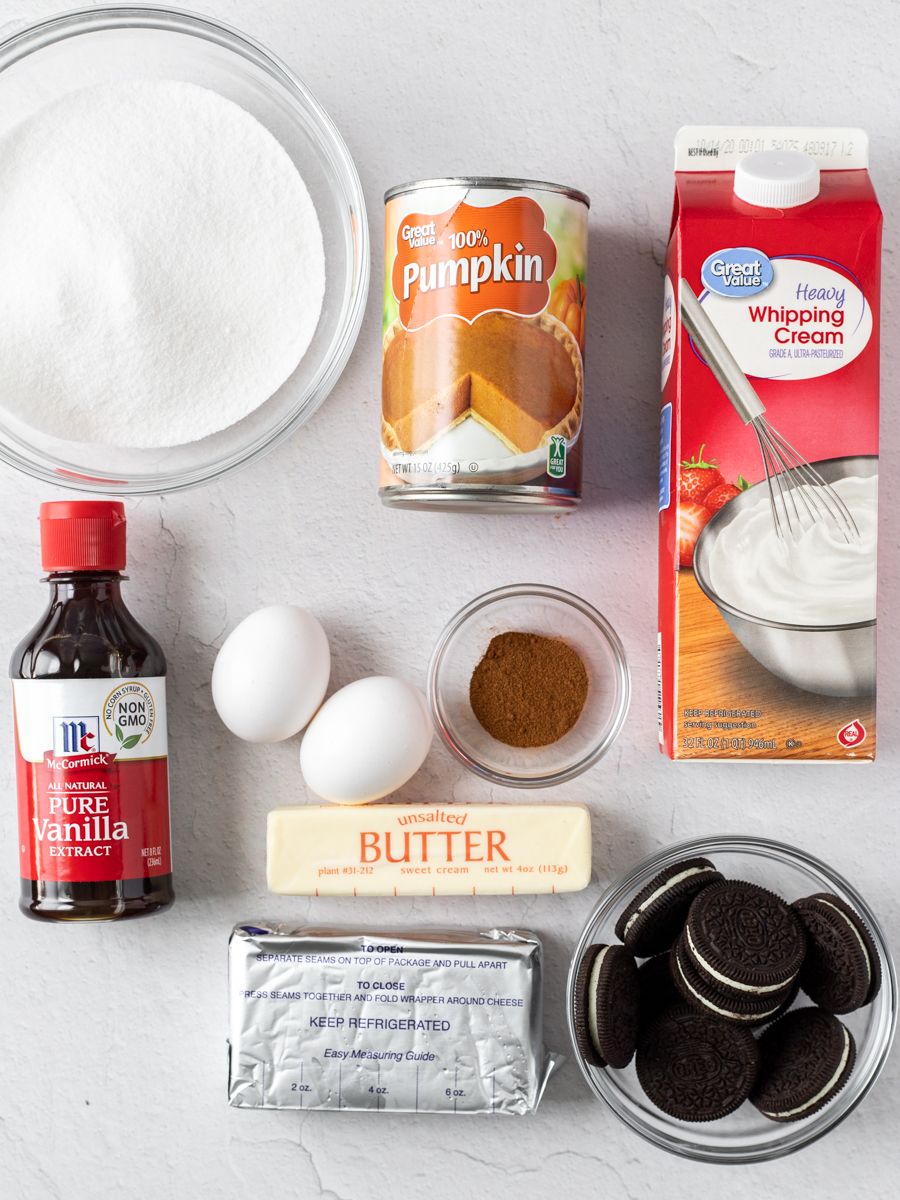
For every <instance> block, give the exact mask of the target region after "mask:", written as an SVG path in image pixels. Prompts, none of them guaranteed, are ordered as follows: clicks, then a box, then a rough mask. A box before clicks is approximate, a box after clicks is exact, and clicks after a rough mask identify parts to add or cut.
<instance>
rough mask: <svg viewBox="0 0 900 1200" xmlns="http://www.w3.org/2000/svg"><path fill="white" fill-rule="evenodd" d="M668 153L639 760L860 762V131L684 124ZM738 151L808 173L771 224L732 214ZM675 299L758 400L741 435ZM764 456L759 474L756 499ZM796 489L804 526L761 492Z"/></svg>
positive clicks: (867, 310)
mask: <svg viewBox="0 0 900 1200" xmlns="http://www.w3.org/2000/svg"><path fill="white" fill-rule="evenodd" d="M675 150H676V173H675V210H674V217H673V224H672V232H671V238H670V242H669V250H668V256H667V260H666V276H665V283H664V295H663V324H662V340H661V351H662V409H661V418H660V477H659V512H660V543H659V570H660V575H659V580H660V584H659V621H660V624H659V663H658V667H659V698H660V741H661V745H662V748H663V749H664V751H665V752H666V753H667V754H669V755H670V756H671V757H673V758H698V759H717V758H726V759H728V758H731V759H792V760H809V759H832V760H833V759H841V760H852V761H860V760H866V759H871V758H873V757H874V753H875V615H876V614H875V595H876V577H875V558H876V531H877V494H878V409H879V344H878V342H879V327H878V319H879V290H880V258H881V211H880V209H879V206H878V202H877V200H876V197H875V193H874V191H873V188H872V184H871V181H870V179H869V174H868V170H867V167H868V143H867V139H866V135H865V134H864V133H863V132H862V131H860V130H857V129H806V128H758V129H745V128H732V127H725V126H720V127H696V128H687V129H683V130H681V131H680V133H679V134H678V136H677V139H676V146H675ZM760 151H774V152H778V153H780V154H783V152H784V151H800V152H801V153H803V154H805V155H808V156H810V157H812V158H813V159H815V162H816V164H817V165H818V168H819V173H820V174H819V190H818V194H817V195H814V196H813V198H812V199H807V200H806V202H804V203H800V204H797V205H796V206H794V207H785V208H779V207H766V206H765V205H764V204H762V203H760V204H751V203H748V202H747V201H746V200H744V199H741V198H740V197H738V196H737V195H736V194H735V187H734V181H735V167H736V165H737V164H738V162H739V161H740V160H741V159H743V158H744V157H745V156H747V155H748V154H753V153H756V152H760ZM812 190H813V191H814V187H813V189H812ZM686 287H689V288H690V290H691V291H692V292H693V293H694V295H695V296H696V297H697V299H698V300H699V303H700V305H701V306H702V311H703V312H704V313H705V314H706V315H708V317H709V318H710V320H711V321H712V324H713V325H714V327H715V330H716V332H717V333H718V334H719V335H720V337H721V339H722V340H723V341H724V343H725V345H726V347H727V349H728V351H730V354H731V356H732V357H733V359H734V360H736V363H737V366H738V368H739V372H740V373H741V374H743V376H745V377H746V379H747V380H749V382H750V384H751V385H752V387H753V389H754V391H755V392H756V394H757V396H758V397H759V400H760V402H761V404H762V406H763V408H764V410H765V412H764V414H763V416H764V419H765V421H766V422H767V425H766V426H765V427H764V428H763V432H762V435H760V433H759V429H758V427H757V423H755V422H754V423H749V422H745V420H744V419H742V418H741V417H740V416H739V415H738V413H736V411H735V409H734V407H733V406H732V403H731V402H730V401H729V399H728V397H727V395H726V394H725V392H724V391H723V388H722V386H721V385H720V384H719V383H718V382H717V379H716V377H715V375H714V374H713V371H712V370H711V369H710V367H709V365H708V363H707V362H706V361H705V359H704V357H703V354H702V353H701V351H700V349H699V348H698V346H697V345H696V344H695V342H694V341H693V340H692V338H691V336H690V333H689V331H688V329H687V328H686V327H685V324H684V323H683V322H682V319H681V307H682V298H683V296H684V295H686V291H685V289H686ZM773 431H774V432H773ZM767 439H769V440H768V441H767ZM778 457H781V458H782V460H783V462H782V463H781V465H780V466H779V465H778V464H777V462H776V459H777V458H778ZM766 458H768V461H769V467H770V470H772V471H775V470H777V471H778V474H777V475H773V485H772V486H773V491H772V493H770V492H769V488H768V485H767V482H766V470H765V462H766ZM803 462H808V463H811V464H812V467H813V470H814V472H815V475H811V474H809V473H806V474H805V475H804V474H803V472H805V471H806V468H805V467H804V466H803V465H802V463H803ZM791 464H795V465H794V466H791ZM785 468H786V470H785ZM779 480H780V484H779ZM801 481H805V482H804V486H811V487H814V488H816V489H817V491H816V496H818V497H821V498H822V504H823V505H824V511H823V508H822V506H821V505H820V504H819V503H818V501H817V503H816V504H815V506H813V507H812V510H811V508H810V507H809V506H807V504H806V500H805V498H804V495H803V490H802V488H801V489H800V490H799V491H794V492H783V491H782V488H784V487H787V488H790V486H791V485H792V484H795V483H797V482H801ZM824 483H827V484H828V485H830V488H831V489H832V491H829V492H823V490H822V485H823V484H824ZM835 496H837V497H838V499H837V500H835V499H834V497H835ZM791 497H793V499H792V498H791ZM773 502H774V508H773ZM773 512H777V513H778V514H780V520H781V523H782V526H783V528H781V530H780V531H779V529H777V528H776V526H775V520H774V517H773ZM845 513H849V515H850V518H851V519H852V523H849V524H848V522H847V518H846V516H845V515H844V514H845ZM788 523H790V529H788V528H787V525H788Z"/></svg>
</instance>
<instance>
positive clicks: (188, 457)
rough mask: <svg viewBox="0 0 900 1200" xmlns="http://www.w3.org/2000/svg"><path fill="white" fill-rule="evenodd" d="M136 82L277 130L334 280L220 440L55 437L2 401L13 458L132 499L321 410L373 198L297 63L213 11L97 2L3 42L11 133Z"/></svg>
mask: <svg viewBox="0 0 900 1200" xmlns="http://www.w3.org/2000/svg"><path fill="white" fill-rule="evenodd" d="M136 79H177V80H183V81H186V82H189V83H196V84H200V85H202V86H203V87H207V88H210V89H212V90H213V91H216V92H219V93H220V94H221V95H223V96H225V97H227V98H228V99H229V100H233V101H234V102H235V103H236V104H239V105H240V106H241V107H242V108H244V109H246V110H247V112H250V113H252V114H253V116H255V117H256V118H257V119H258V120H259V121H261V122H262V124H263V125H265V126H266V127H267V128H268V129H269V130H270V131H271V132H272V133H273V134H274V135H275V137H277V138H278V140H279V141H280V143H281V145H282V146H283V147H284V148H285V150H286V151H287V152H288V154H290V156H291V158H292V159H293V161H294V162H295V163H296V165H297V169H298V170H299V172H300V174H301V175H302V176H303V179H304V181H305V183H306V185H307V187H308V189H309V192H310V195H311V196H312V199H313V202H314V204H315V206H316V211H317V213H318V216H319V222H320V224H321V227H322V235H323V238H324V242H325V261H326V273H327V278H326V287H325V301H324V306H323V309H322V315H321V317H320V319H319V325H318V328H317V330H316V333H315V336H314V338H313V341H312V343H311V345H310V347H309V349H308V350H307V352H306V355H305V356H304V358H303V359H302V361H301V362H300V364H299V366H298V367H297V369H296V371H295V372H294V374H293V375H292V376H291V377H290V379H288V380H287V382H286V383H285V384H284V385H283V387H281V388H280V389H279V390H278V392H276V393H275V395H274V396H272V397H270V398H269V399H268V400H267V401H266V402H265V403H264V404H263V405H261V406H260V407H259V408H258V409H257V410H256V411H255V412H253V413H251V414H250V415H249V416H247V417H246V418H244V420H242V421H240V422H238V423H237V424H236V425H233V426H231V428H229V429H225V430H222V431H221V432H220V433H217V434H214V435H212V436H211V437H207V438H204V439H203V440H201V441H198V442H193V443H190V444H186V445H183V446H176V447H173V448H167V449H165V450H127V449H117V448H114V447H108V446H87V445H82V444H78V443H74V442H71V441H64V440H61V439H58V438H54V437H50V436H47V435H46V434H43V433H41V432H39V431H36V430H33V429H31V428H29V427H28V426H26V425H23V424H21V423H20V422H18V421H16V420H14V419H12V418H10V417H9V416H8V415H7V414H5V413H4V412H3V410H2V409H0V459H2V460H4V461H6V462H7V463H9V464H11V465H12V466H14V467H17V468H19V469H20V470H22V471H26V472H27V473H28V474H29V475H34V476H36V477H37V478H39V479H44V480H46V481H47V482H48V483H55V484H61V485H64V486H67V487H73V488H78V489H79V490H82V491H90V492H104V493H107V494H110V493H112V494H130V495H142V494H148V493H154V492H171V491H176V490H178V489H181V488H187V487H193V486H195V485H196V484H200V483H204V482H205V481H207V480H209V479H214V478H216V477H217V476H219V475H222V474H224V473H225V472H226V471H230V470H232V469H234V468H235V467H238V466H241V465H243V464H246V463H248V462H250V461H251V460H253V459H254V458H257V457H259V455H261V454H264V453H265V452H266V451H267V450H270V449H272V447H273V446H276V445H277V444H278V443H279V442H280V441H281V440H282V439H283V438H285V437H287V436H288V434H290V433H292V432H293V431H294V430H295V429H296V428H297V427H298V426H300V425H302V424H303V423H304V422H305V421H307V420H309V418H310V417H311V416H312V414H313V413H314V412H315V411H316V409H317V408H318V407H319V405H320V404H321V403H322V401H323V400H324V399H325V397H326V396H327V395H328V393H329V392H330V391H331V389H332V388H333V387H334V384H335V383H336V381H337V379H338V376H339V375H340V373H341V371H342V370H343V368H344V366H345V364H346V362H347V359H348V357H349V355H350V352H351V350H352V349H353V345H354V343H355V341H356V337H357V334H358V332H359V327H360V323H361V321H362V317H363V311H364V307H365V301H366V293H367V291H368V284H369V234H368V226H367V223H366V211H365V203H364V201H363V195H362V188H361V185H360V182H359V177H358V175H357V173H356V168H355V167H354V165H353V161H352V159H351V158H350V154H349V152H348V150H347V147H346V146H345V145H344V142H343V140H342V139H341V136H340V134H339V133H338V132H337V130H336V129H335V127H334V125H333V124H332V123H331V120H330V118H329V117H328V116H327V114H326V113H325V112H324V111H323V109H322V108H321V107H320V106H319V104H318V102H317V101H316V100H315V99H314V98H313V97H312V96H311V95H310V93H309V92H308V91H307V89H306V88H305V87H304V85H303V84H302V83H301V82H300V80H299V79H298V78H297V77H296V76H295V75H293V74H292V73H291V71H290V70H288V68H287V67H285V66H284V65H283V64H282V63H281V62H279V61H278V60H277V59H276V58H274V57H273V56H272V55H271V54H270V53H269V52H268V51H267V50H265V49H263V47H261V46H258V45H256V44H255V43H254V42H252V41H251V40H250V39H249V38H247V37H245V36H244V35H242V34H240V33H237V32H236V31H235V30H232V29H229V28H227V27H226V26H224V25H220V24H219V23H218V22H216V21H212V20H210V19H209V18H207V17H201V16H195V15H193V14H190V13H183V12H179V11H177V10H172V9H166V8H143V7H109V8H92V9H87V10H84V11H81V12H71V13H65V14H63V15H62V16H58V17H52V18H50V19H49V20H46V21H42V22H40V23H39V24H37V25H33V26H31V27H30V28H28V29H26V30H24V31H23V32H21V33H17V34H15V35H14V36H12V37H10V38H9V39H8V40H7V41H5V42H4V43H3V44H2V45H0V136H2V135H3V134H5V133H6V132H7V131H8V130H9V129H10V128H11V127H12V126H14V125H17V124H18V123H19V122H20V121H22V120H23V119H25V118H26V117H27V116H29V115H30V114H31V113H32V112H34V111H36V110H37V109H39V108H42V107H43V106H44V105H46V104H49V103H52V102H53V101H54V100H56V99H58V98H59V97H60V96H62V95H65V94H66V93H68V92H71V91H73V90H75V89H77V88H82V87H87V86H90V85H92V84H98V83H110V82H115V81H123V80H128V81H133V80H136ZM185 400H186V402H189V397H186V398H185Z"/></svg>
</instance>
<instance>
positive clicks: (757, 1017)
mask: <svg viewBox="0 0 900 1200" xmlns="http://www.w3.org/2000/svg"><path fill="white" fill-rule="evenodd" d="M675 965H676V967H677V968H678V974H679V975H680V976H681V979H682V982H683V983H684V986H685V987H686V988H687V990H688V991H689V992H690V993H691V995H692V996H693V997H694V999H695V1000H696V1001H697V1002H698V1004H702V1005H703V1007H704V1008H708V1009H709V1010H710V1011H711V1012H714V1013H718V1015H719V1016H720V1017H728V1018H730V1019H731V1020H732V1021H764V1020H765V1019H766V1018H767V1017H771V1016H773V1015H774V1014H775V1013H777V1012H778V1010H779V1008H781V1005H780V1004H776V1005H775V1007H774V1008H770V1009H768V1010H767V1011H766V1012H763V1013H752V1014H751V1015H750V1016H748V1015H747V1014H746V1013H736V1012H731V1011H730V1010H729V1009H727V1008H719V1007H718V1005H715V1004H713V1002H712V1001H711V1000H707V998H706V997H705V996H701V995H700V993H699V992H698V991H697V989H696V988H695V987H692V985H691V981H690V980H689V979H688V977H687V976H686V975H685V973H684V970H683V968H682V966H681V963H680V962H679V961H678V955H677V954H676V955H675Z"/></svg>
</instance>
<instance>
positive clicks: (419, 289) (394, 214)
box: [381, 180, 588, 507]
mask: <svg viewBox="0 0 900 1200" xmlns="http://www.w3.org/2000/svg"><path fill="white" fill-rule="evenodd" d="M587 211H588V209H587V198H586V197H584V196H582V195H581V194H580V193H576V192H571V191H569V190H567V189H563V188H555V187H553V186H552V185H541V184H525V183H522V182H521V181H513V180H510V181H503V180H489V181H487V180H486V181H478V180H462V181H460V180H453V181H436V182H433V183H427V184H419V185H417V184H412V185H409V186H408V187H406V188H403V189H400V190H398V191H397V192H395V193H389V194H388V199H387V207H386V211H385V222H386V224H385V289H384V324H383V328H384V362H383V372H382V427H381V449H382V466H381V485H382V496H383V497H384V498H385V499H386V501H388V502H389V503H401V504H402V503H404V502H407V501H409V502H412V501H413V499H415V500H420V499H421V498H422V491H423V489H424V490H425V491H428V490H429V489H430V490H431V498H432V499H435V498H436V497H437V496H438V495H442V496H443V500H444V502H446V501H447V500H448V499H449V500H451V501H452V498H453V494H454V489H455V488H457V487H458V488H460V489H465V490H466V491H467V492H470V491H471V489H473V488H474V489H476V490H478V489H481V490H482V491H485V490H487V491H492V492H494V493H498V492H503V491H509V490H510V489H512V490H513V491H514V492H515V493H516V502H519V503H521V500H522V499H523V498H527V497H528V496H532V497H533V498H535V500H536V501H537V502H539V503H545V504H547V503H550V504H553V503H558V504H559V505H560V506H562V507H571V505H572V504H574V503H577V501H578V499H579V497H580V487H581V427H582V417H583V412H584V331H585V312H586V300H587V290H586V274H587Z"/></svg>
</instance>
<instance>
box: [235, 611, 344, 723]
mask: <svg viewBox="0 0 900 1200" xmlns="http://www.w3.org/2000/svg"><path fill="white" fill-rule="evenodd" d="M330 675H331V652H330V650H329V649H328V638H327V637H326V636H325V630H324V629H323V628H322V626H321V625H320V624H319V622H318V621H317V620H316V618H315V617H314V616H313V615H312V613H308V612H306V610H305V609H302V608H296V607H295V606H294V605H292V604H272V605H270V606H269V607H268V608H260V609H258V610H257V611H256V612H255V613H251V614H250V616H249V617H245V618H244V620H243V621H241V623H240V625H238V626H237V627H236V628H235V629H233V630H232V631H231V633H230V634H229V635H228V637H227V638H226V639H225V643H224V645H223V646H222V649H221V650H220V651H219V653H218V655H217V656H216V662H215V666H214V667H213V674H212V695H213V703H214V704H215V706H216V711H217V712H218V714H219V716H220V717H221V718H222V720H223V721H224V723H225V724H226V725H227V726H228V728H229V729H230V730H231V732H232V733H234V734H236V735H237V736H238V737H240V738H244V739H245V740H246V741H248V742H281V741H283V740H284V739H285V738H289V737H293V736H294V734H295V733H299V732H300V730H301V729H303V728H304V727H305V726H306V725H308V724H309V721H310V718H311V717H312V716H313V714H314V713H315V711H316V709H317V708H318V707H319V705H320V704H321V703H322V700H323V698H324V696H325V692H326V690H327V688H328V680H329V677H330Z"/></svg>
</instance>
